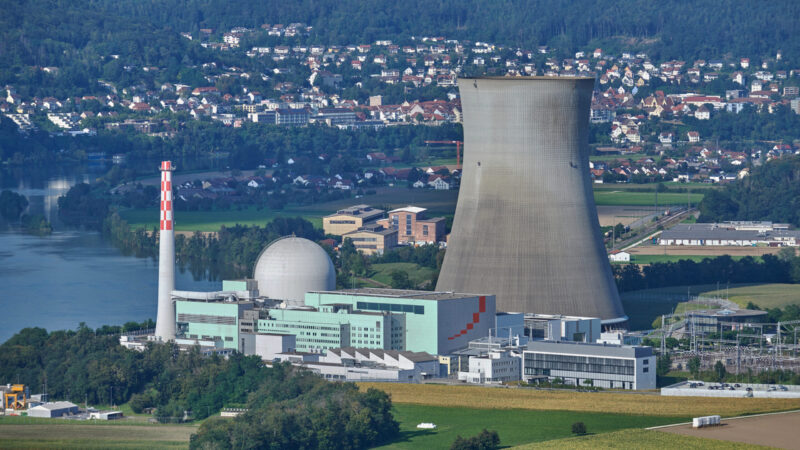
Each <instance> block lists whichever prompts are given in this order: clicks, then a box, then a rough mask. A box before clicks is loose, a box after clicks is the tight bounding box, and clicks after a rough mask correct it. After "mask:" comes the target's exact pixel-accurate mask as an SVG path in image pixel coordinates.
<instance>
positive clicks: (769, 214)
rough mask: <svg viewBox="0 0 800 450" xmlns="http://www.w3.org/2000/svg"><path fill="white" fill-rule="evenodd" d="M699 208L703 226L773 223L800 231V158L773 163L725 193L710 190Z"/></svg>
mask: <svg viewBox="0 0 800 450" xmlns="http://www.w3.org/2000/svg"><path fill="white" fill-rule="evenodd" d="M698 208H699V209H700V217H699V218H698V221H700V222H721V221H726V220H771V221H773V222H781V223H790V224H792V225H794V226H795V227H800V156H787V157H783V158H780V159H777V160H774V161H770V162H768V163H765V164H763V165H761V166H759V167H755V168H753V170H752V173H751V174H750V175H749V176H747V177H744V178H743V179H741V180H739V181H736V182H734V183H730V184H727V185H725V187H724V188H723V189H710V190H709V191H708V192H707V193H706V195H705V197H704V198H703V201H701V202H700V205H699V206H698Z"/></svg>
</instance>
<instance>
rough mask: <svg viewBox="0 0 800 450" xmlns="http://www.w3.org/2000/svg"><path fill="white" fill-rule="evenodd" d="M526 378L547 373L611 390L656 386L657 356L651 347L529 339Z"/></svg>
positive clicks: (580, 384) (523, 358)
mask: <svg viewBox="0 0 800 450" xmlns="http://www.w3.org/2000/svg"><path fill="white" fill-rule="evenodd" d="M522 361H523V362H522V364H523V375H522V376H523V379H524V380H531V379H537V378H539V377H541V376H546V377H547V378H548V379H549V380H550V381H554V380H556V379H560V380H561V382H562V383H564V384H572V385H575V386H587V385H591V386H597V387H602V388H609V389H655V388H656V357H655V355H654V354H653V349H652V348H651V347H634V346H624V345H611V344H588V343H577V342H564V341H561V342H552V341H533V342H529V343H528V346H527V348H526V349H525V350H524V351H523V357H522Z"/></svg>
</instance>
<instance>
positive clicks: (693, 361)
mask: <svg viewBox="0 0 800 450" xmlns="http://www.w3.org/2000/svg"><path fill="white" fill-rule="evenodd" d="M686 368H688V369H689V373H691V374H692V377H694V378H697V377H698V376H699V375H700V357H699V356H693V357H692V358H690V359H689V362H688V363H686Z"/></svg>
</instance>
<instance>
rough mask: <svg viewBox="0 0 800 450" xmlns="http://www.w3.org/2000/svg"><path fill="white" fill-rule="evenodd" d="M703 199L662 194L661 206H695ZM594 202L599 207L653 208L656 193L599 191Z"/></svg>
mask: <svg viewBox="0 0 800 450" xmlns="http://www.w3.org/2000/svg"><path fill="white" fill-rule="evenodd" d="M702 199H703V194H701V193H690V194H688V195H687V194H682V193H671V192H668V193H660V194H659V195H658V204H659V205H685V204H686V202H687V200H690V201H691V202H692V204H693V205H697V204H698V203H700V200H702ZM594 201H595V203H596V204H597V205H598V206H651V205H654V204H655V201H656V194H655V192H629V191H626V190H624V189H614V190H608V189H598V190H595V192H594Z"/></svg>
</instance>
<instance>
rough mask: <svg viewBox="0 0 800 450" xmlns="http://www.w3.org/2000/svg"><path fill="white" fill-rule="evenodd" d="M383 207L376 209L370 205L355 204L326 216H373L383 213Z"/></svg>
mask: <svg viewBox="0 0 800 450" xmlns="http://www.w3.org/2000/svg"><path fill="white" fill-rule="evenodd" d="M383 212H384V211H383V210H382V209H375V208H373V207H372V206H369V205H353V206H349V207H347V208H342V209H339V210H337V211H336V212H335V213H333V214H328V215H327V216H325V217H335V216H343V215H344V216H352V217H373V216H379V215H381V214H383Z"/></svg>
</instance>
